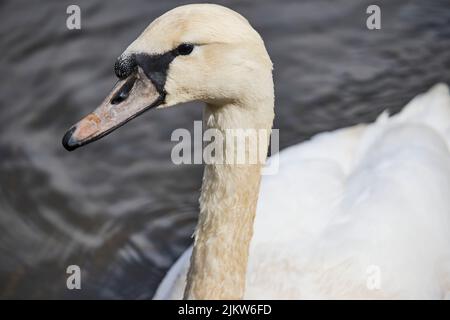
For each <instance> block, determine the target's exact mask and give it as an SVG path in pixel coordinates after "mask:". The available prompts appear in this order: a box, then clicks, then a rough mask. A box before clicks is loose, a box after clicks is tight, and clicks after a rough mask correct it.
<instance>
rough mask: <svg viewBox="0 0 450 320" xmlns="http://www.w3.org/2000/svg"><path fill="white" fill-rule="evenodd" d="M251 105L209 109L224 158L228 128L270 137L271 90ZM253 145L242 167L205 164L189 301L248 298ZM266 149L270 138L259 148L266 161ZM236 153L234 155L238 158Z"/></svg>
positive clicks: (255, 175)
mask: <svg viewBox="0 0 450 320" xmlns="http://www.w3.org/2000/svg"><path fill="white" fill-rule="evenodd" d="M252 104H253V105H251V106H250V105H239V104H226V105H222V106H213V105H207V106H206V109H205V114H204V121H205V123H206V127H207V128H214V129H218V130H220V131H221V132H223V133H224V140H225V141H224V144H223V145H224V146H225V147H224V154H227V153H228V154H229V152H230V147H229V146H230V145H229V142H230V137H229V136H227V135H226V134H225V131H227V129H235V128H238V129H257V130H261V129H262V130H265V131H266V132H267V133H270V130H271V127H272V122H273V92H270V91H269V93H267V95H266V97H265V98H262V99H261V100H258V101H253V103H252ZM228 131H229V130H228ZM259 138H261V136H259ZM261 142H262V139H258V143H261ZM253 147H254V145H253ZM253 147H252V145H251V144H250V143H247V144H245V151H246V156H247V157H246V160H245V161H246V162H245V163H244V164H207V165H206V166H205V171H204V176H203V184H202V191H201V196H200V216H199V221H198V225H197V229H196V232H195V243H194V250H193V253H192V257H191V266H190V269H189V273H188V278H187V284H186V291H185V298H187V299H241V298H242V297H243V295H244V289H245V275H246V269H247V260H248V251H249V245H250V240H251V238H252V234H253V221H254V218H255V213H256V203H257V200H258V193H259V183H260V178H261V166H262V165H261V161H259V162H258V163H256V164H254V162H249V161H250V156H249V154H248V152H249V151H254V150H252V148H253ZM267 148H268V141H267V139H266V140H265V141H264V142H262V144H260V145H259V149H260V150H262V152H263V153H264V160H265V155H266V154H267ZM235 151H236V150H235V149H233V150H232V152H231V154H232V155H233V154H234V155H235ZM227 156H228V155H227ZM260 159H261V158H260ZM252 163H253V164H252Z"/></svg>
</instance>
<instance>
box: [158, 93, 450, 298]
mask: <svg viewBox="0 0 450 320" xmlns="http://www.w3.org/2000/svg"><path fill="white" fill-rule="evenodd" d="M449 148H450V96H449V92H448V88H447V87H446V86H445V85H438V86H435V87H434V88H433V89H432V90H430V91H429V92H428V93H426V94H425V95H421V96H419V97H417V98H416V99H414V100H413V101H412V102H411V103H410V104H408V105H407V106H406V107H405V108H404V109H403V111H402V112H401V113H400V114H398V115H395V116H392V117H388V116H387V115H386V114H384V115H382V116H380V117H379V119H378V120H377V121H376V122H375V123H373V124H369V125H358V126H354V127H350V128H345V129H341V130H337V131H334V132H329V133H322V134H319V135H317V136H315V137H313V138H312V139H311V140H310V141H307V142H304V143H301V144H299V145H295V146H292V147H290V148H288V149H286V150H284V151H282V152H281V153H280V155H279V156H280V172H279V174H276V175H268V176H263V179H262V182H261V189H260V195H259V201H258V207H257V213H256V218H255V225H254V236H253V239H252V242H251V246H250V256H249V265H248V269H247V283H246V290H245V296H244V297H245V298H248V299H272V298H273V299H300V298H302V299H303V298H313V299H314V298H343V299H345V298H444V297H445V296H446V294H447V295H449V296H447V297H450V151H449V150H450V149H449ZM190 253H191V248H189V249H188V250H187V251H186V252H185V253H184V254H183V255H182V256H181V257H180V258H179V260H178V261H177V262H176V264H175V265H174V266H173V267H172V268H171V270H170V271H169V273H168V274H167V276H166V278H165V279H164V281H163V282H162V283H161V285H160V287H159V289H158V291H157V293H156V295H155V298H156V299H179V298H182V294H183V290H184V285H185V277H186V272H187V269H188V267H189V256H190ZM378 276H379V284H378V285H377V284H376V281H378V280H377V279H376V277H378ZM374 281H375V282H374Z"/></svg>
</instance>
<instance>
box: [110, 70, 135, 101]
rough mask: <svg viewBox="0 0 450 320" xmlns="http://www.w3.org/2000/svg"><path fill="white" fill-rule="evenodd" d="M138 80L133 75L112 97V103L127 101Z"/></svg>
mask: <svg viewBox="0 0 450 320" xmlns="http://www.w3.org/2000/svg"><path fill="white" fill-rule="evenodd" d="M135 81H136V77H135V76H133V77H131V78H130V79H128V80H127V81H126V82H125V83H124V84H123V86H122V87H120V89H119V91H117V93H116V94H115V95H114V96H113V97H112V99H111V104H119V103H121V102H123V101H125V100H126V99H127V98H128V96H129V95H130V92H131V89H133V86H134V82H135Z"/></svg>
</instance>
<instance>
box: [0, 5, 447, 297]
mask: <svg viewBox="0 0 450 320" xmlns="http://www.w3.org/2000/svg"><path fill="white" fill-rule="evenodd" d="M73 3H74V1H2V2H1V4H0V10H1V11H0V15H1V16H0V49H1V55H0V66H1V69H0V70H1V71H2V76H1V87H0V298H8V299H9V298H27V299H34V298H41V299H43V298H49V299H57V298H63V299H71V298H88V299H91V298H92V299H94V298H114V299H120V298H129V299H148V298H151V297H152V295H153V293H154V291H155V290H156V288H157V285H158V283H159V281H160V280H161V278H162V277H163V276H164V274H165V272H166V271H167V269H168V268H169V267H170V266H171V264H172V263H173V262H174V260H175V259H176V258H177V257H178V256H179V255H180V254H181V252H182V251H183V250H184V249H185V248H186V247H187V246H189V244H190V243H191V238H190V236H191V234H192V232H193V229H194V226H195V223H196V217H197V213H198V208H197V207H198V196H199V189H200V184H201V176H202V169H203V168H202V166H201V165H191V166H186V165H182V166H176V165H174V164H173V163H172V162H171V160H170V152H171V148H172V147H173V146H174V144H175V143H174V142H171V141H170V135H171V133H172V131H173V130H175V129H177V128H187V129H189V130H192V129H193V121H194V120H200V119H201V114H202V107H201V105H199V104H189V105H184V106H179V107H176V108H171V109H168V110H162V111H155V112H148V113H146V114H144V115H142V116H141V117H139V118H137V119H135V120H133V122H132V123H130V124H128V125H126V126H124V127H123V128H121V129H120V130H117V131H116V132H114V133H113V134H111V135H110V136H108V137H107V138H105V139H102V140H101V141H98V142H96V143H95V144H92V145H89V146H87V147H85V148H82V149H80V150H77V151H76V152H72V153H68V152H67V151H65V150H64V149H63V147H62V146H61V138H62V135H63V134H64V132H65V131H66V130H67V129H68V128H69V127H70V126H71V125H72V124H74V123H75V122H76V121H77V120H79V119H80V118H81V117H82V116H83V115H86V114H87V113H89V112H90V111H92V110H93V109H94V108H95V107H96V106H97V105H98V104H99V103H100V102H101V101H102V100H103V98H104V97H105V95H106V94H107V93H108V92H109V90H110V89H111V87H112V86H113V84H114V83H115V81H116V79H115V76H114V72H113V64H114V62H115V59H116V58H117V57H118V56H119V55H120V54H121V53H122V51H123V50H124V49H125V48H126V47H127V46H128V44H129V43H131V41H132V40H134V39H135V38H136V37H137V36H138V35H139V33H140V32H141V31H142V30H143V29H144V28H145V27H146V26H147V25H148V24H149V23H150V22H151V21H152V20H153V19H154V18H156V17H157V16H159V15H160V14H162V13H164V12H165V11H167V10H169V9H171V8H173V7H176V6H178V5H179V4H181V3H184V2H182V1H173V0H170V1H149V0H148V1H144V0H133V1H117V0H115V1H98V0H94V1H81V0H77V1H76V2H75V3H76V4H78V5H79V6H80V7H81V14H82V22H81V23H82V29H81V30H79V31H77V30H67V28H66V18H67V14H66V8H67V6H68V5H70V4H73ZM219 3H221V4H225V5H227V6H229V7H231V8H233V9H235V10H237V11H238V12H240V13H241V14H243V15H244V16H246V17H247V18H248V19H249V21H250V22H251V23H252V25H253V26H254V27H255V28H256V29H257V30H258V31H259V32H260V33H261V35H262V36H263V38H264V39H265V42H266V45H267V48H268V51H269V53H270V55H271V57H272V60H273V62H274V67H275V69H274V78H275V83H276V113H277V116H276V122H275V127H276V128H279V129H280V145H281V147H282V148H284V147H287V146H290V145H292V144H295V143H299V142H301V141H303V140H305V139H307V138H309V137H311V136H312V135H313V134H315V133H317V132H322V131H327V130H333V129H335V128H340V127H344V126H348V125H352V124H356V123H360V122H367V121H372V120H374V119H375V118H376V116H377V115H379V114H380V113H381V112H382V111H383V110H385V109H389V110H391V111H392V112H397V111H399V110H400V109H401V108H402V106H403V105H404V104H405V103H406V102H407V101H409V100H410V99H411V98H412V97H414V96H415V95H416V94H418V93H420V92H423V91H424V90H427V89H428V88H429V87H430V86H432V85H433V84H434V83H436V82H447V83H450V2H449V1H447V0H442V1H438V0H431V1H419V0H416V1H400V0H398V1H377V2H376V3H377V4H379V5H380V6H381V18H382V22H381V26H382V29H381V30H375V31H370V30H368V29H367V28H366V18H367V14H366V8H367V6H368V5H369V4H372V1H352V0H346V1H344V0H339V1H336V0H333V1H331V0H328V1H325V0H322V1H317V0H309V1H274V0H273V1H265V0H263V1H247V0H245V1H242V0H241V1H222V2H219ZM71 264H77V265H79V266H80V267H81V270H82V282H81V285H82V290H72V291H70V290H67V288H66V277H67V274H66V268H67V266H68V265H71Z"/></svg>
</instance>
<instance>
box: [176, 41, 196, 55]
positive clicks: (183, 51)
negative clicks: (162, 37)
mask: <svg viewBox="0 0 450 320" xmlns="http://www.w3.org/2000/svg"><path fill="white" fill-rule="evenodd" d="M192 50H194V45H193V44H191V43H182V44H180V45H179V46H178V47H177V52H178V54H180V55H182V56H187V55H188V54H190V53H191V52H192Z"/></svg>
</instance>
